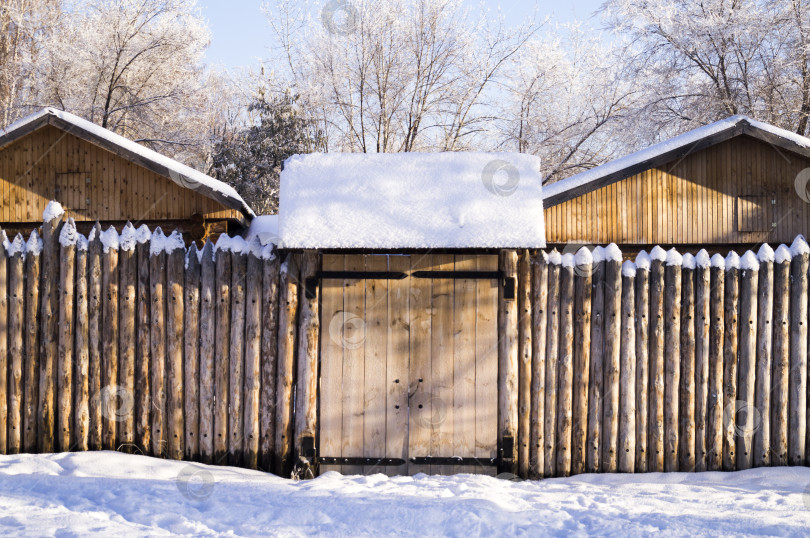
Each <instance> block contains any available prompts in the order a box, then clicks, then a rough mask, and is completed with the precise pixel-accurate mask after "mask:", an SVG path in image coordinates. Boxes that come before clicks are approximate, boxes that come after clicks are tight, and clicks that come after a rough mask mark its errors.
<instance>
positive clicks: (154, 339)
mask: <svg viewBox="0 0 810 538" xmlns="http://www.w3.org/2000/svg"><path fill="white" fill-rule="evenodd" d="M165 243H166V236H165V235H164V234H163V230H161V229H160V228H155V231H154V232H153V233H152V237H151V240H150V246H149V286H150V296H151V299H152V301H151V307H150V314H149V318H150V321H149V325H150V331H149V342H150V346H149V354H150V358H151V361H150V364H149V374H150V376H149V377H150V387H149V388H150V392H151V400H152V405H151V408H150V410H149V411H150V414H151V418H152V423H151V431H150V437H151V440H152V455H153V456H156V457H163V458H165V457H166V456H167V455H168V439H167V434H168V431H167V425H166V251H165V250H163V247H164V244H165Z"/></svg>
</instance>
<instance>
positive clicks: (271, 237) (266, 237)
mask: <svg viewBox="0 0 810 538" xmlns="http://www.w3.org/2000/svg"><path fill="white" fill-rule="evenodd" d="M254 237H258V238H259V241H261V244H262V245H267V244H268V243H272V244H274V245H278V244H279V243H280V239H279V236H278V215H259V216H257V217H255V218H254V219H253V220H252V221H250V227H249V228H248V231H247V233H246V234H245V241H247V242H248V243H250V242H251V241H252V240H253V238H254Z"/></svg>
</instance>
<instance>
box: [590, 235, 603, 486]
mask: <svg viewBox="0 0 810 538" xmlns="http://www.w3.org/2000/svg"><path fill="white" fill-rule="evenodd" d="M604 250H605V249H604V248H602V247H596V248H595V249H594V251H593V274H592V276H591V285H592V286H593V291H592V293H591V352H590V356H591V360H590V375H589V376H588V385H589V386H588V441H587V442H588V448H587V454H586V463H585V469H586V470H587V472H589V473H596V472H598V471H599V469H600V463H601V447H602V443H601V440H602V428H601V426H602V404H603V402H602V398H603V397H604V392H603V383H604V354H605V346H604V343H605V336H604V335H605V256H604Z"/></svg>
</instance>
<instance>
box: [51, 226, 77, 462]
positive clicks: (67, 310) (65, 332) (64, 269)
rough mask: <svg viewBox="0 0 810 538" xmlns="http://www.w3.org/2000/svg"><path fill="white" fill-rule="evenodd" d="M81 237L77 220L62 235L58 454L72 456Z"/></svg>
mask: <svg viewBox="0 0 810 538" xmlns="http://www.w3.org/2000/svg"><path fill="white" fill-rule="evenodd" d="M77 239H78V234H77V233H76V226H75V225H74V223H73V219H69V220H68V222H67V224H65V225H64V227H63V228H62V231H61V233H60V241H59V242H60V243H61V249H60V252H59V263H58V268H59V293H58V297H59V300H58V301H57V305H58V309H59V324H58V330H59V341H58V344H59V348H58V352H57V354H56V370H57V373H56V377H57V387H56V388H57V390H56V402H57V413H56V417H57V427H56V440H55V441H56V447H55V448H56V450H57V452H68V451H69V450H70V449H71V439H70V438H71V418H72V416H73V415H72V413H71V411H72V410H73V409H72V407H73V405H72V404H73V361H74V358H73V345H74V333H73V324H74V317H73V300H74V297H73V293H74V289H75V288H74V285H75V275H74V270H75V262H76V241H77Z"/></svg>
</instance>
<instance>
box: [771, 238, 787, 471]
mask: <svg viewBox="0 0 810 538" xmlns="http://www.w3.org/2000/svg"><path fill="white" fill-rule="evenodd" d="M790 257H791V256H790V250H789V249H788V248H787V247H786V246H785V245H780V246H779V248H777V249H776V254H775V256H774V267H773V296H774V303H773V376H772V378H773V379H772V387H773V389H772V394H773V399H772V402H771V409H772V410H773V413H772V418H773V420H772V424H773V430H772V435H771V452H770V453H771V462H770V463H771V465H787V464H788V401H789V398H788V387H789V384H788V377H789V371H790Z"/></svg>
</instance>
